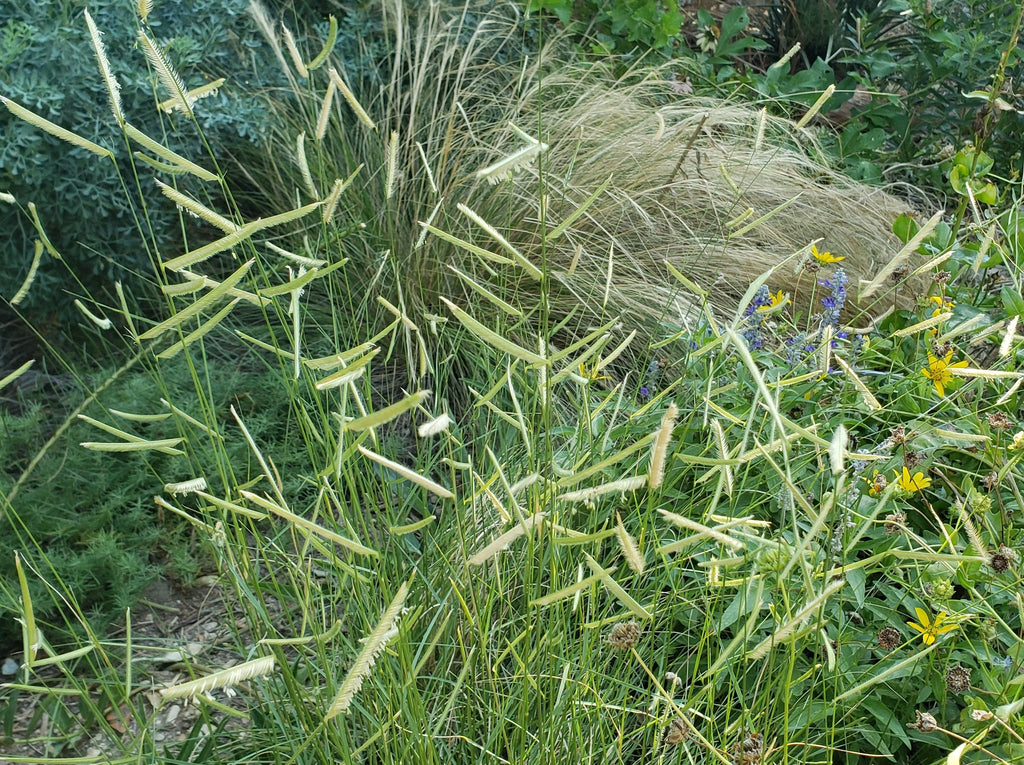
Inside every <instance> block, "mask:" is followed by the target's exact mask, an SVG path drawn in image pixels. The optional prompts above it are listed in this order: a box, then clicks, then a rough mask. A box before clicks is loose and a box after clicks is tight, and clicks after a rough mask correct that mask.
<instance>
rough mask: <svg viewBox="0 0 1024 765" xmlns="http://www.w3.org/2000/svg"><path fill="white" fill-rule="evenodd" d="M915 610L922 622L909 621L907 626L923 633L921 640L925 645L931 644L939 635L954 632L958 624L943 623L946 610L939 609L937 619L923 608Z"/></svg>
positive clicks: (919, 620) (918, 619)
mask: <svg viewBox="0 0 1024 765" xmlns="http://www.w3.org/2000/svg"><path fill="white" fill-rule="evenodd" d="M914 611H915V612H916V613H917V621H918V622H920V624H918V623H917V622H907V626H908V627H910V628H911V629H915V630H917V631H918V632H920V633H921V642H922V643H924V644H925V645H931V644H932V643H934V642H935V639H936V638H938V636H939V635H944V634H945V633H947V632H952V631H953V630H955V629H956V628H957V626H958V625H956V624H943V622H944V621H946V612H945V611H939V613H938V615H937V616H936V617H935V621H932V620H931V619H930V618H929V617H928V614H927V612H926V611H925V610H924V609H923V608H915V609H914Z"/></svg>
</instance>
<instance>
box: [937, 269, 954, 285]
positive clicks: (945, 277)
mask: <svg viewBox="0 0 1024 765" xmlns="http://www.w3.org/2000/svg"><path fill="white" fill-rule="evenodd" d="M952 276H953V274H951V273H950V272H949V271H936V272H935V273H934V274H932V281H933V282H935V283H936V284H945V283H946V282H948V281H949V280H950V277H952Z"/></svg>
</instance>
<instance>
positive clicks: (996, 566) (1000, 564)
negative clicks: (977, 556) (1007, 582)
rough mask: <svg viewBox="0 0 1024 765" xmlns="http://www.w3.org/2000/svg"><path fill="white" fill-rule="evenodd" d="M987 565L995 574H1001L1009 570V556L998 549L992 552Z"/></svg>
mask: <svg viewBox="0 0 1024 765" xmlns="http://www.w3.org/2000/svg"><path fill="white" fill-rule="evenodd" d="M988 565H989V566H991V567H992V570H993V571H995V572H996V573H997V574H1002V573H1003V572H1005V571H1009V570H1010V558H1009V556H1007V555H1005V554H1004V553H1003V552H1002V550H1000V551H997V552H994V553H992V555H991V556H990V557H989V559H988Z"/></svg>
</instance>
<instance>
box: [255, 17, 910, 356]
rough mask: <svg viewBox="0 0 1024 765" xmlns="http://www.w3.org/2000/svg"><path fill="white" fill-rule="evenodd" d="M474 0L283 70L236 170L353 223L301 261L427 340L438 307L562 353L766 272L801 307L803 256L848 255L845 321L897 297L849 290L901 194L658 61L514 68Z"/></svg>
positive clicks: (878, 255)
mask: <svg viewBox="0 0 1024 765" xmlns="http://www.w3.org/2000/svg"><path fill="white" fill-rule="evenodd" d="M478 10H479V8H477V6H476V5H475V4H473V3H467V4H465V5H463V6H461V7H457V8H455V9H454V10H452V9H447V10H442V9H441V8H440V6H436V5H432V6H430V7H429V8H423V9H419V10H417V11H416V12H415V13H414V12H412V11H409V10H408V9H405V8H404V6H403V5H402V4H401V3H389V4H386V15H385V17H386V19H387V22H388V30H389V33H390V35H391V42H392V46H393V51H394V52H393V55H392V56H389V57H386V58H381V59H380V65H379V69H378V70H377V71H353V72H348V71H346V70H345V68H344V66H343V64H342V62H338V61H329V62H328V63H327V64H325V66H324V67H323V68H322V69H319V70H315V71H307V72H306V74H307V75H308V78H305V77H301V76H300V75H301V72H299V71H291V70H290V71H289V74H290V76H291V77H292V79H293V81H294V82H295V86H294V88H293V92H292V93H283V94H279V95H278V96H276V98H275V100H272V101H270V102H269V103H268V108H269V109H270V110H271V111H272V112H274V113H275V114H276V115H277V124H278V134H277V136H276V137H275V139H274V144H275V148H276V150H275V151H272V152H267V153H266V154H265V155H264V157H263V158H262V159H261V158H259V157H254V158H249V161H248V162H247V165H246V172H248V173H249V174H250V175H251V176H252V177H253V178H254V179H256V180H257V184H258V185H259V187H260V188H261V189H262V191H263V193H264V194H266V195H267V197H268V201H269V202H270V203H271V206H272V207H274V209H281V208H282V207H283V206H285V205H290V206H293V205H294V204H295V200H296V199H301V200H303V201H312V200H316V199H327V200H329V201H328V207H329V209H330V210H331V211H332V216H333V220H334V221H335V231H336V232H346V231H349V230H350V229H351V227H352V226H353V225H365V227H366V228H365V230H363V231H362V234H363V235H362V236H360V237H344V238H343V237H342V236H341V235H340V234H334V235H332V234H331V233H330V232H329V231H328V232H327V233H326V234H324V235H323V236H325V237H326V242H323V243H321V244H317V243H316V242H308V243H309V246H310V249H311V250H315V249H317V247H319V246H324V245H326V246H329V247H331V248H333V247H337V248H338V249H339V250H340V251H341V253H343V254H344V255H345V256H347V257H350V258H351V259H352V261H353V262H354V263H358V264H360V266H359V268H358V269H355V270H354V273H361V274H362V275H363V282H364V287H365V288H366V289H369V290H371V291H372V292H373V293H375V294H380V295H381V296H382V297H385V298H387V299H388V300H389V302H390V303H391V304H393V305H395V306H398V307H399V308H400V309H401V310H404V311H405V313H406V317H407V318H408V319H409V320H411V321H412V322H413V323H415V324H417V325H420V324H421V323H428V324H429V325H430V326H431V327H433V328H434V329H435V330H436V326H437V325H436V322H437V317H440V319H441V320H442V321H443V320H445V319H450V318H451V314H452V312H451V311H450V310H449V308H448V307H446V304H445V303H444V302H443V300H442V298H447V299H449V300H451V301H453V302H454V303H455V304H456V305H458V306H460V307H462V308H464V309H466V310H467V312H468V313H469V314H471V315H473V316H474V317H476V318H478V319H479V320H481V321H483V322H484V323H485V324H486V325H488V326H491V327H493V328H495V329H496V331H498V332H503V328H512V329H513V330H515V331H517V332H519V333H523V334H535V333H536V330H537V329H538V326H539V325H540V324H542V323H544V322H545V321H547V318H548V317H550V318H551V320H552V321H553V322H558V321H561V320H563V319H565V318H567V317H571V318H570V320H569V321H568V322H565V323H564V324H560V325H558V326H560V327H562V328H564V330H565V331H566V332H567V333H568V334H565V335H561V336H560V337H558V338H556V340H561V341H563V342H566V343H567V342H569V341H570V340H571V339H572V338H573V337H578V336H579V335H580V334H581V333H582V332H583V331H585V329H586V328H587V327H592V326H594V325H595V324H599V323H601V322H602V321H604V320H607V319H608V318H613V319H614V318H622V319H624V323H623V326H624V328H625V330H626V332H628V331H630V330H632V329H633V328H636V329H637V330H638V332H639V333H640V337H639V338H638V339H639V340H640V341H643V340H645V339H650V338H652V337H654V336H656V334H657V333H658V331H659V326H660V323H663V322H667V323H672V324H677V325H686V324H688V323H692V320H694V319H695V317H697V316H698V315H699V313H700V311H701V308H702V305H704V304H705V302H706V303H707V304H709V305H710V306H711V308H712V309H714V310H716V311H719V312H720V313H723V314H731V312H732V311H734V310H735V309H736V307H737V303H738V301H739V300H740V298H741V297H742V295H743V293H744V291H745V290H746V288H747V285H749V284H750V283H751V282H752V281H754V280H755V279H757V278H758V277H760V276H761V275H762V274H764V273H766V272H770V275H769V277H768V279H767V284H768V285H769V286H770V287H771V288H772V289H773V291H775V290H783V291H785V292H786V293H792V294H793V295H794V300H795V302H797V303H798V304H799V305H800V306H802V307H803V308H805V309H806V308H808V307H810V306H812V304H813V298H812V295H813V294H814V293H815V292H816V291H820V289H821V288H820V287H819V286H818V285H817V280H816V276H815V274H814V273H813V272H812V271H809V270H806V269H805V266H806V265H807V264H809V263H813V262H815V261H814V258H813V257H812V246H814V247H816V248H817V249H820V250H821V251H823V252H824V251H828V252H831V253H834V254H835V256H836V257H838V258H842V259H843V263H842V264H843V267H844V269H845V271H846V273H847V275H848V276H849V279H850V283H851V288H850V292H851V299H850V301H849V302H848V304H847V313H848V315H849V316H851V317H852V316H853V315H855V314H856V313H858V312H859V311H861V310H871V311H874V312H881V311H882V310H883V309H884V308H886V307H888V306H891V305H892V303H893V301H894V294H893V293H894V292H897V294H898V295H900V294H901V296H902V297H903V298H907V297H912V294H911V293H912V292H913V290H912V289H910V288H908V287H905V286H904V287H901V286H900V285H901V282H900V281H892V280H887V279H882V280H879V281H877V282H876V283H875V284H874V285H872V287H871V289H870V293H871V294H865V295H864V297H863V299H861V287H862V286H863V285H866V284H868V283H869V282H871V281H872V280H873V279H875V277H877V276H879V275H880V274H883V275H884V274H885V273H887V272H889V271H890V270H892V269H895V268H896V267H897V266H898V265H900V263H902V262H904V261H905V260H906V253H900V254H899V257H898V258H897V257H896V256H897V253H898V252H899V251H900V244H899V242H898V240H897V239H896V238H895V237H894V236H893V235H892V234H891V231H890V229H891V226H892V222H893V220H894V219H895V218H896V216H897V215H898V214H899V213H901V212H904V211H905V210H906V208H907V204H906V203H905V202H903V201H901V200H900V199H899V198H898V197H896V196H894V195H892V194H889V193H887V192H886V191H885V190H883V189H879V188H874V187H869V186H866V185H864V184H861V183H858V182H855V181H852V180H850V179H849V178H847V177H845V176H843V175H841V174H840V173H838V172H836V171H835V170H833V169H832V168H831V167H830V165H829V163H828V162H827V160H826V159H824V156H823V153H822V152H821V151H820V150H819V147H818V145H817V143H816V139H815V133H814V130H815V129H813V128H809V127H806V126H805V125H803V124H796V123H794V122H791V121H788V120H784V119H780V118H776V117H771V116H768V115H767V114H766V113H765V112H764V111H757V110H754V109H750V108H747V107H744V106H742V105H739V104H736V103H731V102H724V101H711V100H705V99H696V98H691V97H686V96H679V95H677V94H675V93H674V91H673V89H672V84H673V78H672V76H671V72H670V71H669V70H668V69H666V68H661V69H659V68H653V69H648V70H643V71H639V70H637V71H631V72H629V73H627V75H625V76H624V77H623V78H618V79H617V78H615V77H613V76H612V75H611V74H610V70H609V69H608V68H607V67H606V66H604V65H602V64H572V63H568V64H565V63H562V62H559V66H558V67H553V66H552V65H551V63H552V62H553V61H555V60H556V59H557V58H558V56H559V53H560V51H561V47H560V46H561V44H562V41H561V40H558V39H554V40H549V41H548V43H547V45H546V47H545V48H544V50H543V51H541V54H540V55H539V56H532V57H531V56H526V55H525V54H524V53H523V51H522V45H521V42H520V40H519V38H518V37H517V36H516V26H515V23H514V22H515V16H514V14H513V13H512V9H511V7H510V6H498V7H496V8H493V9H491V10H490V11H489V12H488V13H486V14H484V15H483V16H481V17H478V16H474V15H473V12H474V11H478ZM266 29H267V34H268V35H270V36H271V38H272V39H274V40H275V41H276V42H277V44H279V45H280V44H281V42H280V41H281V40H283V39H285V38H284V37H283V36H282V35H280V34H279V33H277V32H276V31H275V28H274V27H273V25H272V24H269V23H268V24H267V25H266ZM282 60H283V59H282ZM283 157H285V158H290V159H289V160H282V158H283ZM339 183H343V184H344V187H345V190H346V193H344V194H342V195H340V196H337V195H335V194H333V193H332V192H333V190H334V189H337V188H338V186H337V184H339ZM307 241H308V240H307ZM894 258H895V261H894ZM914 265H917V263H914ZM912 278H913V270H912V269H910V270H909V271H906V273H905V275H904V276H903V277H902V280H903V281H906V280H907V279H912ZM542 302H543V303H544V305H545V307H546V310H545V311H541V312H538V311H537V310H535V309H537V307H538V306H539V305H541V303H542ZM541 313H543V314H544V316H545V319H543V320H542V319H541V318H540V314H541ZM427 334H428V333H426V332H422V333H421V334H420V339H421V340H422V341H423V342H424V343H426V344H428V345H429V344H431V343H434V342H437V341H436V340H434V339H424V338H425V336H426V335H427ZM643 345H644V343H643V342H637V343H635V347H642V346H643Z"/></svg>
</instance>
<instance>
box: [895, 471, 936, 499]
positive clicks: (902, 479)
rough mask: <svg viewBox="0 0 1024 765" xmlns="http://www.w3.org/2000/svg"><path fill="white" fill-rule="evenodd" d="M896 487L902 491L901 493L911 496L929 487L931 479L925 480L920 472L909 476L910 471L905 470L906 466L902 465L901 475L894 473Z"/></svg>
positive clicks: (898, 472) (897, 472)
mask: <svg viewBox="0 0 1024 765" xmlns="http://www.w3.org/2000/svg"><path fill="white" fill-rule="evenodd" d="M896 485H897V486H899V487H900V488H901V489H903V491H906V492H910V493H911V494H913V493H914V492H915V491H922V490H924V489H927V488H928V487H929V486H931V485H932V479H931V478H927V477H926V476H925V474H924V473H922V472H920V471H918V472H916V473H914V475H913V476H911V475H910V471H909V470H908V469H907V467H906V465H904V466H903V474H902V475H900V471H898V470H897V471H896Z"/></svg>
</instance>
